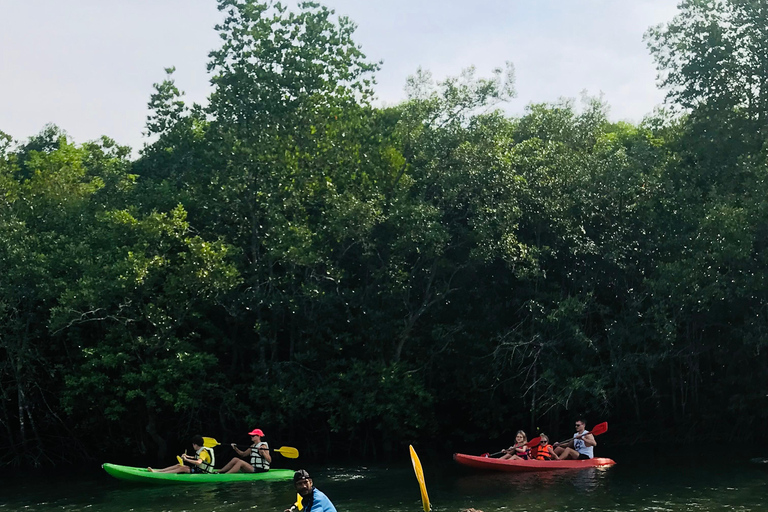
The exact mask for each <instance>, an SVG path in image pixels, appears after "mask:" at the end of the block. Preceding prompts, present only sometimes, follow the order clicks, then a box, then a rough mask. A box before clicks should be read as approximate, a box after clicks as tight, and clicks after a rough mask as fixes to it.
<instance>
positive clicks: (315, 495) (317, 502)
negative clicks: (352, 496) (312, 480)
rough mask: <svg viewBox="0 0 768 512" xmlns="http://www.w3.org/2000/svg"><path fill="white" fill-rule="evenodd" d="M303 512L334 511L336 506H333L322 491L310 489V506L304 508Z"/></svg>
mask: <svg viewBox="0 0 768 512" xmlns="http://www.w3.org/2000/svg"><path fill="white" fill-rule="evenodd" d="M304 511H305V512H336V507H334V506H333V503H331V500H329V499H328V496H326V495H325V494H324V493H323V492H322V491H319V490H317V489H313V490H312V507H311V508H305V509H304Z"/></svg>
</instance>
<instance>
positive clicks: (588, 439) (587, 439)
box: [581, 434, 597, 446]
mask: <svg viewBox="0 0 768 512" xmlns="http://www.w3.org/2000/svg"><path fill="white" fill-rule="evenodd" d="M581 440H582V441H584V444H585V445H587V446H597V441H596V440H595V436H593V435H592V434H587V435H585V436H584V437H582V438H581Z"/></svg>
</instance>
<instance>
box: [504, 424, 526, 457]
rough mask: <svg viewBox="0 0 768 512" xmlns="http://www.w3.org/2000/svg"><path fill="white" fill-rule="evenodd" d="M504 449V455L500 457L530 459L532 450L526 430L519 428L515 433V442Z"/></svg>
mask: <svg viewBox="0 0 768 512" xmlns="http://www.w3.org/2000/svg"><path fill="white" fill-rule="evenodd" d="M502 451H503V452H504V455H502V456H501V457H500V458H501V459H508V460H528V454H529V452H530V448H528V436H527V435H525V432H523V431H522V430H518V431H517V434H515V444H513V445H512V446H510V447H509V448H507V449H506V450H502Z"/></svg>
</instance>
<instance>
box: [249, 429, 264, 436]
mask: <svg viewBox="0 0 768 512" xmlns="http://www.w3.org/2000/svg"><path fill="white" fill-rule="evenodd" d="M248 435H249V436H259V437H264V432H263V431H262V430H261V429H260V428H255V429H253V430H251V431H250V432H248Z"/></svg>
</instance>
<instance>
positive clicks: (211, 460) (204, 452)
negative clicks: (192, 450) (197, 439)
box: [197, 446, 216, 473]
mask: <svg viewBox="0 0 768 512" xmlns="http://www.w3.org/2000/svg"><path fill="white" fill-rule="evenodd" d="M197 457H198V458H199V459H200V460H201V461H202V462H203V463H202V464H200V466H198V467H199V468H200V471H201V472H203V473H210V472H211V470H212V469H213V466H214V465H215V464H216V455H214V453H213V450H212V449H211V448H206V447H205V446H203V447H201V448H200V449H199V450H198V451H197Z"/></svg>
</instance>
